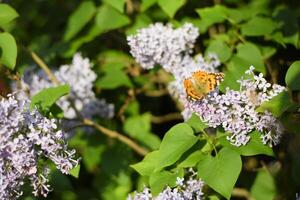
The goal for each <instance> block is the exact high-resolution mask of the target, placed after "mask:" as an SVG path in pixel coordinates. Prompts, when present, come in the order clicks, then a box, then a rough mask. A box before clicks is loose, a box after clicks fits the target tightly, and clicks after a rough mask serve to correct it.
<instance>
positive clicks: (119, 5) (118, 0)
mask: <svg viewBox="0 0 300 200" xmlns="http://www.w3.org/2000/svg"><path fill="white" fill-rule="evenodd" d="M103 2H104V3H106V4H108V5H110V6H112V7H113V8H115V9H116V10H117V11H119V12H121V13H123V12H124V5H125V0H103Z"/></svg>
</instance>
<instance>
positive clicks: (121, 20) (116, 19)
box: [96, 5, 130, 33]
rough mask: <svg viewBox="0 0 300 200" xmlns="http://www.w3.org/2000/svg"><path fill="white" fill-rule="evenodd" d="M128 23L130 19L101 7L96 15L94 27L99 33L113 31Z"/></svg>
mask: <svg viewBox="0 0 300 200" xmlns="http://www.w3.org/2000/svg"><path fill="white" fill-rule="evenodd" d="M129 23H130V19H129V18H128V17H127V16H126V15H123V14H122V13H120V12H119V11H117V10H116V9H114V8H112V7H110V6H106V5H103V6H101V7H100V8H99V10H98V12H97V15H96V26H97V27H98V29H99V31H100V32H101V33H103V32H106V31H110V30H114V29H117V28H120V27H123V26H126V25H127V24H129Z"/></svg>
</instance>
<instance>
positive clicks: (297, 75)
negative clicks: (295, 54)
mask: <svg viewBox="0 0 300 200" xmlns="http://www.w3.org/2000/svg"><path fill="white" fill-rule="evenodd" d="M285 83H286V85H287V86H288V87H289V88H290V89H291V90H300V61H295V62H294V63H293V64H292V65H291V66H290V67H289V69H288V71H287V73H286V76H285Z"/></svg>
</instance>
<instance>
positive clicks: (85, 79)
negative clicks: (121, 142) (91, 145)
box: [21, 53, 114, 119]
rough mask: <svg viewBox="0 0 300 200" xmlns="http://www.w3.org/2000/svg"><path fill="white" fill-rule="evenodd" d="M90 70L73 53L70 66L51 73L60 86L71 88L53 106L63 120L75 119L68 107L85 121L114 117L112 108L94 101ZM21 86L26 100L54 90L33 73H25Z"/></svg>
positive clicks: (42, 75)
mask: <svg viewBox="0 0 300 200" xmlns="http://www.w3.org/2000/svg"><path fill="white" fill-rule="evenodd" d="M91 68H92V64H91V62H90V60H89V59H88V58H83V57H82V56H81V54H80V53H76V54H75V55H74V57H73V60H72V64H70V65H62V66H60V67H59V69H58V70H56V71H54V72H53V73H54V75H55V77H56V78H57V79H58V81H59V82H60V83H63V84H68V85H70V87H71V94H70V95H69V96H68V97H62V98H60V99H59V100H58V101H57V104H58V105H59V106H60V107H61V108H62V110H63V111H64V117H65V118H67V119H74V118H76V117H77V115H76V111H75V109H74V107H73V106H72V103H73V104H74V106H75V108H76V110H77V111H79V112H80V114H81V115H82V116H83V117H86V118H91V117H93V116H100V117H102V118H108V119H110V118H112V117H113V116H114V105H113V104H110V103H107V102H106V100H105V99H98V98H96V96H95V93H94V91H93V82H94V81H95V80H96V78H97V75H96V73H95V72H94V71H93V70H92V69H91ZM21 82H22V84H21V87H22V89H27V90H28V92H29V93H30V96H32V95H34V94H36V93H38V92H39V91H41V90H42V89H44V88H49V87H53V86H54V85H53V83H52V82H51V81H50V80H49V78H48V77H47V75H46V74H45V72H44V71H42V70H39V71H37V72H34V71H29V70H28V71H25V73H24V78H23V79H22V81H21ZM68 98H70V99H72V101H73V102H72V103H71V102H70V101H69V100H68Z"/></svg>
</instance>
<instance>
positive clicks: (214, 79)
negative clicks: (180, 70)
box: [183, 71, 224, 101]
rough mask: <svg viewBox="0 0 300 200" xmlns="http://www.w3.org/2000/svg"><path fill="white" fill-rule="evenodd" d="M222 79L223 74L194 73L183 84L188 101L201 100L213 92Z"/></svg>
mask: <svg viewBox="0 0 300 200" xmlns="http://www.w3.org/2000/svg"><path fill="white" fill-rule="evenodd" d="M223 78H224V74H223V73H210V72H205V71H196V72H194V73H193V74H192V76H191V77H189V78H187V79H185V80H184V82H183V84H184V87H185V90H186V94H187V96H188V99H189V100H193V101H199V100H202V99H203V98H204V97H205V96H206V95H207V94H209V93H210V92H211V91H213V90H215V89H216V87H217V86H218V85H219V84H220V81H222V80H223Z"/></svg>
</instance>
